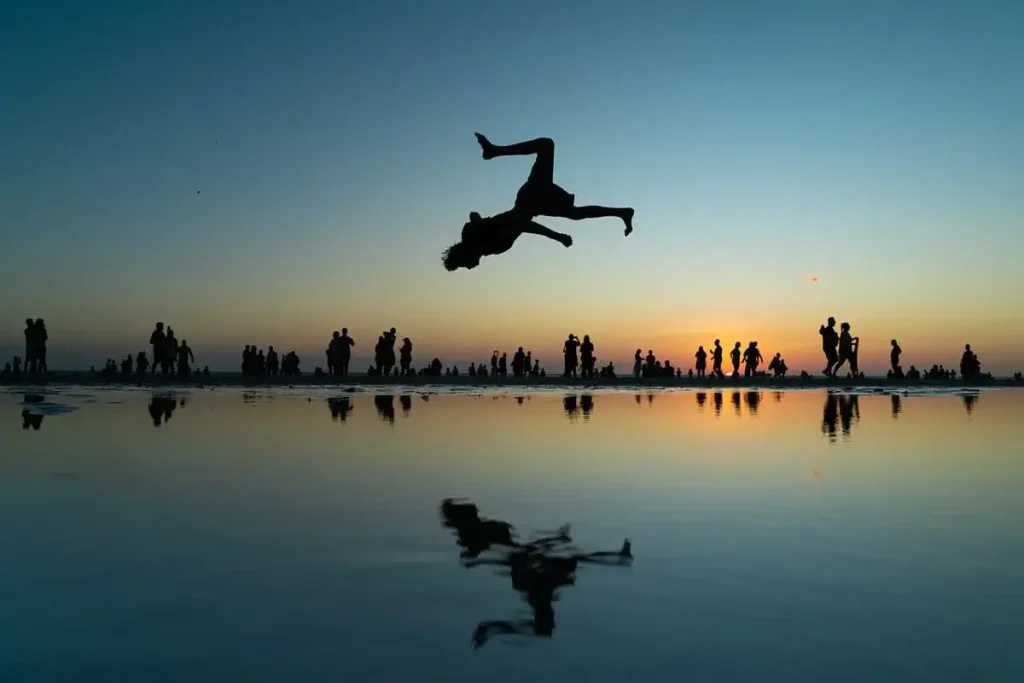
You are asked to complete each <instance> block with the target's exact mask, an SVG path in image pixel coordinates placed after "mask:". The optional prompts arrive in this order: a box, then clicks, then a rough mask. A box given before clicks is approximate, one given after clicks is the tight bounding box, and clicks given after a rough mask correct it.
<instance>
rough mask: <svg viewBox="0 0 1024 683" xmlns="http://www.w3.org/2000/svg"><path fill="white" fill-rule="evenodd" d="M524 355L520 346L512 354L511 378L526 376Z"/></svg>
mask: <svg viewBox="0 0 1024 683" xmlns="http://www.w3.org/2000/svg"><path fill="white" fill-rule="evenodd" d="M526 367H527V366H526V354H525V353H523V347H522V346H520V347H519V348H518V349H516V352H515V353H514V354H512V376H513V377H522V376H523V375H525V374H526Z"/></svg>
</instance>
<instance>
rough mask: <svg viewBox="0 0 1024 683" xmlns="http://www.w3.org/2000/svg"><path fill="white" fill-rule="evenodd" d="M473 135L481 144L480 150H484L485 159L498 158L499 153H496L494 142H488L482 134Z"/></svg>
mask: <svg viewBox="0 0 1024 683" xmlns="http://www.w3.org/2000/svg"><path fill="white" fill-rule="evenodd" d="M473 135H475V136H476V141H477V142H479V143H480V149H482V150H483V153H484V159H493V158H494V157H496V156H498V155H497V153H496V152H495V145H494V143H493V142H491V141H490V140H488V139H487V138H486V137H484V136H483V135H481V134H480V133H473Z"/></svg>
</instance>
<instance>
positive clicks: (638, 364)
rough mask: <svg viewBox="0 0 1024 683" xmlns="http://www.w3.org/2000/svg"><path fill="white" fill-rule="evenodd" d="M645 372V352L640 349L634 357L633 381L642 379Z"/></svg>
mask: <svg viewBox="0 0 1024 683" xmlns="http://www.w3.org/2000/svg"><path fill="white" fill-rule="evenodd" d="M643 371H644V358H643V351H641V350H640V349H637V350H636V354H635V355H634V356H633V379H640V375H641V374H642V373H643Z"/></svg>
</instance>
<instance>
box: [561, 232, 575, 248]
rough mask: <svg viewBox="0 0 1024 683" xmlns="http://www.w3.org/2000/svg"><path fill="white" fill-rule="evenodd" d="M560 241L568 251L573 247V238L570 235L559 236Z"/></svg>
mask: <svg viewBox="0 0 1024 683" xmlns="http://www.w3.org/2000/svg"><path fill="white" fill-rule="evenodd" d="M558 241H559V242H561V243H562V245H563V246H565V248H566V249H568V248H569V247H571V246H572V237H571V236H570V235H559V236H558Z"/></svg>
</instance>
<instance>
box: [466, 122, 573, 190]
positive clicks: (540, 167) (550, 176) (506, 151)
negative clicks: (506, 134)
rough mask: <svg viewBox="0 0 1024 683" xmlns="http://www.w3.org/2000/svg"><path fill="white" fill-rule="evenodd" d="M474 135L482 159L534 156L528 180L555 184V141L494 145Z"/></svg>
mask: <svg viewBox="0 0 1024 683" xmlns="http://www.w3.org/2000/svg"><path fill="white" fill-rule="evenodd" d="M475 135H476V140H477V142H479V143H480V149H481V150H482V151H483V157H484V159H493V158H495V157H512V156H529V155H531V154H535V155H536V156H537V159H536V161H534V162H533V168H532V169H531V170H530V180H531V181H532V182H535V183H545V184H546V183H553V182H555V141H554V140H552V139H551V138H536V139H534V140H527V141H525V142H517V143H515V144H512V145H496V144H494V143H493V142H491V141H490V140H488V139H487V138H486V137H485V136H483V135H481V134H480V133H476V134H475Z"/></svg>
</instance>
